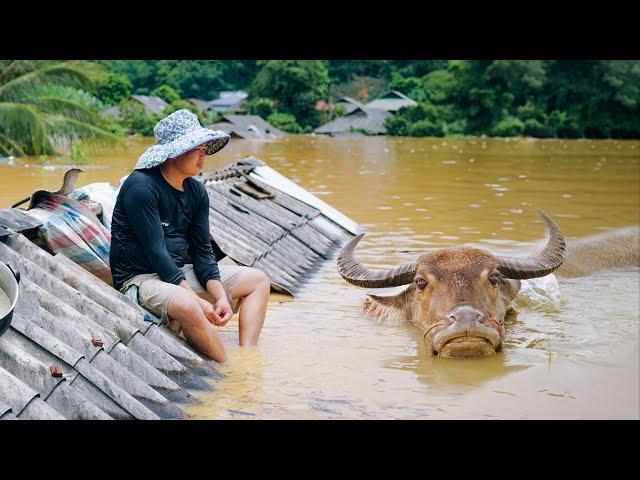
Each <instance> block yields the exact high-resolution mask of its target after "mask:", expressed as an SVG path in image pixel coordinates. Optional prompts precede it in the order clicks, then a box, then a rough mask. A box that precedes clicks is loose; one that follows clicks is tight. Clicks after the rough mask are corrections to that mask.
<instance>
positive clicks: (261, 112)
mask: <svg viewBox="0 0 640 480" xmlns="http://www.w3.org/2000/svg"><path fill="white" fill-rule="evenodd" d="M275 105H276V104H275V102H274V101H273V100H271V99H270V98H261V97H258V98H256V99H255V100H253V101H251V103H250V104H249V113H250V114H251V115H258V116H259V117H261V118H264V119H267V118H269V115H271V114H272V113H273V112H274V111H275Z"/></svg>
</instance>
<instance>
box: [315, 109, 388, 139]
mask: <svg viewBox="0 0 640 480" xmlns="http://www.w3.org/2000/svg"><path fill="white" fill-rule="evenodd" d="M391 115H392V114H391V113H390V112H388V111H386V110H379V109H373V108H365V107H362V108H357V109H355V110H354V111H352V112H351V113H349V114H347V115H345V116H344V117H338V118H336V119H334V120H332V121H330V122H328V123H325V124H324V125H321V126H320V127H318V128H316V130H315V133H319V134H328V135H344V134H353V133H356V132H358V131H362V130H365V131H366V132H369V133H371V134H376V135H384V134H385V133H387V129H386V128H385V126H384V122H385V120H386V119H387V118H389V117H390V116H391Z"/></svg>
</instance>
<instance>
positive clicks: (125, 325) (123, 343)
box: [0, 157, 359, 419]
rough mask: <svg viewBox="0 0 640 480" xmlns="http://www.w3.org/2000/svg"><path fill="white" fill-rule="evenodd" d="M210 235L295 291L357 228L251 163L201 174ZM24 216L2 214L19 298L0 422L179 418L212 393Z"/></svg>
mask: <svg viewBox="0 0 640 480" xmlns="http://www.w3.org/2000/svg"><path fill="white" fill-rule="evenodd" d="M198 179H199V180H200V181H202V182H203V183H204V184H205V186H206V187H207V190H208V193H209V199H210V207H211V211H210V217H209V219H210V226H211V234H212V239H213V240H214V241H215V243H216V244H217V245H218V247H219V248H220V250H221V251H222V252H224V254H226V255H227V256H228V257H230V258H231V259H232V260H233V261H235V262H236V263H238V264H242V265H248V266H255V267H258V268H261V269H263V270H264V271H265V272H266V273H267V274H268V275H269V276H270V278H271V280H272V282H273V283H272V285H273V287H274V288H275V289H276V290H280V291H285V292H288V293H292V294H295V292H297V291H299V290H300V289H301V288H302V287H303V285H304V283H305V281H306V280H307V279H308V278H309V275H310V274H311V273H312V272H313V271H314V270H315V269H316V268H317V267H318V266H320V265H321V264H322V263H323V262H325V261H327V260H329V259H330V258H331V257H332V255H334V253H336V252H337V250H338V248H339V246H340V245H341V244H342V243H343V242H344V241H345V240H346V239H347V238H349V234H355V233H358V231H359V226H358V225H357V224H356V223H355V222H353V221H352V220H350V219H349V218H347V217H345V216H344V215H343V214H341V213H340V212H338V211H337V210H335V209H333V208H332V207H331V206H329V205H327V204H326V203H325V202H323V201H321V200H320V199H318V198H317V197H315V196H313V195H312V194H310V193H309V192H307V191H306V190H304V189H302V188H301V187H299V186H298V185H296V184H295V183H293V182H291V181H290V180H288V179H287V178H285V177H283V176H282V175H280V174H279V173H278V172H276V171H275V170H273V169H271V168H270V167H268V166H267V165H266V164H264V163H263V162H262V161H260V160H259V159H257V158H254V157H248V158H246V159H244V160H242V161H240V162H236V163H234V164H231V165H229V166H227V167H225V168H223V169H221V170H218V171H216V172H211V173H207V174H204V175H202V176H200V177H198ZM40 227H41V222H40V221H39V220H38V219H37V218H35V217H34V216H33V215H30V214H29V212H28V210H23V209H19V208H11V209H6V210H1V211H0V261H2V262H5V263H10V264H11V265H12V266H15V267H17V269H18V270H19V271H20V276H21V279H20V294H19V300H18V303H17V305H16V308H15V309H14V313H13V320H12V323H11V327H10V328H9V330H8V331H7V332H6V333H5V334H4V335H3V336H1V337H0V419H133V418H135V419H159V418H185V417H186V414H185V413H184V412H183V411H182V409H181V408H180V406H181V405H185V404H189V403H194V402H195V400H194V398H193V396H192V394H191V393H190V392H191V391H194V390H211V389H212V388H213V387H212V386H211V384H210V383H208V382H207V381H206V380H205V379H207V378H209V379H214V380H215V379H216V378H220V376H221V374H220V373H219V372H218V370H217V368H216V365H217V364H216V363H215V362H213V361H211V360H209V359H206V358H203V357H202V356H201V355H199V354H198V353H197V352H195V351H194V350H193V349H191V348H190V347H189V345H187V344H186V342H185V341H184V340H183V339H182V338H181V337H178V336H176V334H174V333H173V332H171V331H170V330H169V329H168V327H166V326H165V325H159V320H158V318H157V317H155V316H154V315H152V314H151V313H149V312H147V311H145V310H144V309H142V308H141V307H139V306H138V305H136V304H135V303H134V302H132V301H131V300H129V299H128V298H127V297H125V296H124V295H122V294H120V293H119V292H118V291H116V290H115V289H113V288H112V287H111V286H110V285H108V284H107V283H105V282H103V281H102V280H100V279H98V278H97V277H95V276H94V275H92V274H91V273H89V272H87V271H86V270H85V269H83V268H82V267H81V266H80V265H78V264H76V263H74V262H73V261H71V260H69V258H67V257H66V256H64V255H62V254H61V253H58V254H55V255H53V254H52V253H51V252H49V251H47V250H46V249H45V248H41V247H40V246H38V245H37V244H36V242H37V240H38V229H39V228H40Z"/></svg>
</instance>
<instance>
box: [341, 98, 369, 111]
mask: <svg viewBox="0 0 640 480" xmlns="http://www.w3.org/2000/svg"><path fill="white" fill-rule="evenodd" d="M335 104H336V105H343V106H344V107H345V108H346V109H347V113H351V112H353V111H354V110H355V109H356V108H362V107H363V106H364V105H362V103H360V102H359V101H357V100H355V99H354V98H351V97H341V98H340V99H339V100H338V101H336V103H335Z"/></svg>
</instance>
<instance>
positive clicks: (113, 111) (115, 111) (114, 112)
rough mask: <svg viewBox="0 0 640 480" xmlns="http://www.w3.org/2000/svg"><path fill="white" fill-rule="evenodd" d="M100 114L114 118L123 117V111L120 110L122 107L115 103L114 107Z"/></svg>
mask: <svg viewBox="0 0 640 480" xmlns="http://www.w3.org/2000/svg"><path fill="white" fill-rule="evenodd" d="M100 115H102V116H103V117H106V118H113V119H116V120H120V119H121V118H122V112H120V107H118V106H117V105H114V106H113V107H109V108H107V109H106V110H103V111H102V112H100Z"/></svg>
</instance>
